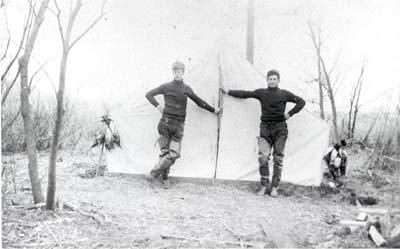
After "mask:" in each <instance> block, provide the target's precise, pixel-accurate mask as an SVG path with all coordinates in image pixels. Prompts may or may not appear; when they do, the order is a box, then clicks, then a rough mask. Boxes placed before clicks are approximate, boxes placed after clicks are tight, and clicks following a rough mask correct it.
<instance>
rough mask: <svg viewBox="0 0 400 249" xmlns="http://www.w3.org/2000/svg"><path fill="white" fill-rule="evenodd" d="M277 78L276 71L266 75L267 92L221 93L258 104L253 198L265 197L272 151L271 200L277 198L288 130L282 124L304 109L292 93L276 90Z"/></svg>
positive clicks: (278, 75) (224, 91) (302, 103)
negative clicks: (257, 177)
mask: <svg viewBox="0 0 400 249" xmlns="http://www.w3.org/2000/svg"><path fill="white" fill-rule="evenodd" d="M279 81H280V74H279V72H278V71H277V70H270V71H268V73H267V83H268V87H267V88H260V89H256V90H254V91H241V90H229V91H227V90H226V89H221V90H222V92H223V93H227V94H228V95H230V96H233V97H237V98H244V99H246V98H255V99H258V100H259V101H260V104H261V111H262V114H261V124H260V136H259V137H258V145H259V152H258V162H259V172H260V176H261V187H260V189H259V191H257V195H265V194H266V192H267V190H268V188H269V168H268V161H269V157H270V155H271V150H273V162H274V170H273V176H272V184H271V188H270V189H271V192H270V195H271V196H272V197H277V196H278V186H279V182H280V179H281V172H282V164H283V156H284V149H285V144H286V139H287V137H288V128H287V124H286V120H287V119H289V118H290V117H291V116H293V115H294V114H296V113H298V112H299V111H300V110H301V109H302V108H303V107H304V105H305V101H304V100H303V99H302V98H300V97H298V96H296V95H294V94H293V93H291V92H289V91H287V90H284V89H280V88H278V84H279ZM287 102H292V103H295V104H296V105H295V106H294V107H293V108H292V109H291V110H290V111H289V112H286V113H285V109H286V103H287Z"/></svg>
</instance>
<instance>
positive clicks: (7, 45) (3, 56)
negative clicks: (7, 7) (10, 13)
mask: <svg viewBox="0 0 400 249" xmlns="http://www.w3.org/2000/svg"><path fill="white" fill-rule="evenodd" d="M2 4H3V3H2ZM4 17H5V18H4V19H5V21H6V28H7V34H8V38H7V44H6V48H5V50H4V54H3V55H2V56H1V60H0V61H2V60H4V58H6V56H7V53H8V48H9V46H10V41H11V34H10V29H9V28H8V18H7V13H6V12H5V11H4Z"/></svg>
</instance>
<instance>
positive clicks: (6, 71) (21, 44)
mask: <svg viewBox="0 0 400 249" xmlns="http://www.w3.org/2000/svg"><path fill="white" fill-rule="evenodd" d="M32 12H33V10H32V8H29V14H28V19H27V20H26V23H25V26H24V29H23V32H22V37H21V41H20V43H19V46H18V50H17V52H16V53H15V55H14V57H13V58H12V59H11V61H10V63H9V64H8V65H7V67H6V70H5V71H4V73H3V74H2V75H1V82H3V81H4V80H5V78H6V77H7V74H8V72H9V71H10V69H11V67H12V66H13V65H14V63H15V61H16V60H17V58H18V56H19V53H20V52H21V50H22V47H23V44H24V41H25V36H26V35H27V31H28V29H29V26H30V23H31V19H32Z"/></svg>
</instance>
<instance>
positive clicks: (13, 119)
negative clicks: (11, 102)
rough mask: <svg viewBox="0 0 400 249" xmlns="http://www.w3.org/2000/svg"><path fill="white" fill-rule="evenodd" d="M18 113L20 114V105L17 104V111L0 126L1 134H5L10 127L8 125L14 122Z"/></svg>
mask: <svg viewBox="0 0 400 249" xmlns="http://www.w3.org/2000/svg"><path fill="white" fill-rule="evenodd" d="M20 114H21V106H19V108H18V112H17V113H16V114H15V115H14V117H13V118H12V119H11V121H10V122H9V123H7V124H5V125H4V126H3V127H1V134H5V133H6V132H7V131H8V129H10V127H11V126H12V125H13V124H14V123H15V121H16V120H17V118H18V117H19V115H20Z"/></svg>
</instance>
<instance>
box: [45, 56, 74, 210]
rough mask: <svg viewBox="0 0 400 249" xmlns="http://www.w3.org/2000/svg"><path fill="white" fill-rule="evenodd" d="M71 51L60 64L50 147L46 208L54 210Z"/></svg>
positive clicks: (63, 57)
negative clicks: (66, 82)
mask: <svg viewBox="0 0 400 249" xmlns="http://www.w3.org/2000/svg"><path fill="white" fill-rule="evenodd" d="M68 53H69V51H68V50H67V51H63V55H62V58H61V66H60V79H59V80H60V82H59V83H60V84H59V89H58V92H57V109H56V121H55V126H54V130H53V139H52V143H51V148H50V159H49V178H48V185H47V203H46V209H48V210H54V209H55V204H56V202H55V199H56V198H55V194H56V189H57V184H56V183H57V181H56V176H57V174H56V169H57V167H56V160H57V152H58V145H59V140H60V133H61V129H62V123H63V116H64V108H63V103H64V89H65V75H66V70H67V60H68Z"/></svg>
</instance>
